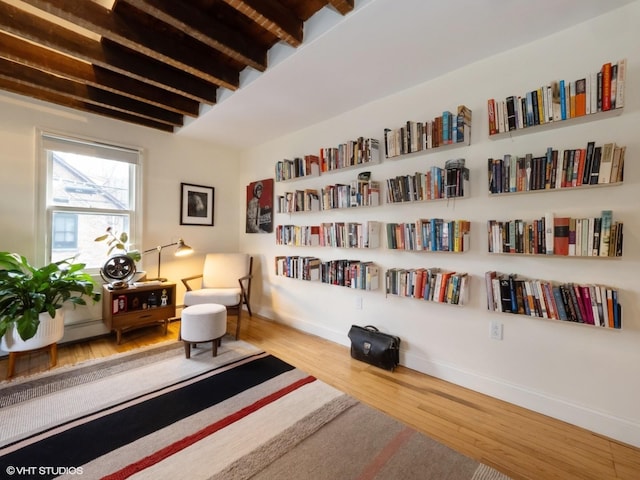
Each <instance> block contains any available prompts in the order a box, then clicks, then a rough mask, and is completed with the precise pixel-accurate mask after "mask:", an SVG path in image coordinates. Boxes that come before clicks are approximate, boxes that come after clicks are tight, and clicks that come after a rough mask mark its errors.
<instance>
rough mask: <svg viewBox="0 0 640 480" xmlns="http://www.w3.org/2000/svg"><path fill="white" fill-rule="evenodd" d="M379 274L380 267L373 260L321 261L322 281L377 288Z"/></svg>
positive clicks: (354, 286) (361, 288) (358, 287)
mask: <svg viewBox="0 0 640 480" xmlns="http://www.w3.org/2000/svg"><path fill="white" fill-rule="evenodd" d="M379 276H380V269H379V267H378V266H377V265H375V264H374V263H373V262H361V261H359V260H329V261H327V262H322V265H321V273H320V280H321V281H322V282H323V283H328V284H331V285H339V286H342V287H349V288H355V289H358V290H378V288H380V278H379Z"/></svg>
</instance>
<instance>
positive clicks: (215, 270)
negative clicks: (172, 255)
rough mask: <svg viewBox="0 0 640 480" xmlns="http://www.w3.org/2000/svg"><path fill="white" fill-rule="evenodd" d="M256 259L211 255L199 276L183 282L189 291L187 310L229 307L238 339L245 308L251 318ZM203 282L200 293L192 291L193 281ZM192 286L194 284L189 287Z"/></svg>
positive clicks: (243, 256)
mask: <svg viewBox="0 0 640 480" xmlns="http://www.w3.org/2000/svg"><path fill="white" fill-rule="evenodd" d="M252 269H253V257H252V256H250V255H248V254H246V253H209V254H207V256H206V257H205V260H204V268H203V271H202V273H201V274H200V275H194V276H192V277H187V278H183V279H182V283H183V284H184V286H185V287H186V289H187V291H186V292H185V294H184V306H185V307H190V306H191V305H198V304H202V303H217V304H218V305H224V306H225V307H227V312H229V313H231V314H236V315H237V316H238V319H237V321H236V339H238V338H239V336H240V316H241V313H242V306H243V305H245V306H246V307H247V311H248V312H249V316H251V306H250V305H249V297H250V296H251V278H252ZM199 278H201V279H202V280H201V285H200V288H199V289H195V288H194V287H193V283H195V282H192V281H193V280H196V279H199ZM190 282H191V283H190Z"/></svg>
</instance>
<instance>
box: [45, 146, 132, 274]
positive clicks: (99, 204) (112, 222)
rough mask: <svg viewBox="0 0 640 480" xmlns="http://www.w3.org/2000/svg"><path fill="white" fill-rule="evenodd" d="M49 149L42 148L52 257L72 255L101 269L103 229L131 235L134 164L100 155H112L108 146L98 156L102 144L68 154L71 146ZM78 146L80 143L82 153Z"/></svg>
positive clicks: (90, 266) (103, 256)
mask: <svg viewBox="0 0 640 480" xmlns="http://www.w3.org/2000/svg"><path fill="white" fill-rule="evenodd" d="M68 144H69V142H67V144H64V145H68ZM53 147H54V148H51V149H49V148H46V149H45V153H46V157H47V164H48V168H47V181H48V189H47V195H46V196H47V206H46V208H47V211H48V214H49V216H48V218H49V222H48V228H49V229H50V230H49V237H50V239H49V241H48V248H49V255H50V259H51V261H59V260H63V259H66V258H69V257H75V258H76V260H77V261H78V262H83V263H85V264H86V265H87V267H88V268H99V267H100V266H102V264H103V263H104V261H105V260H106V258H107V250H108V246H107V244H106V243H105V242H100V243H97V242H95V239H96V238H97V237H99V236H101V235H103V234H104V233H105V232H106V229H107V227H111V228H112V229H113V230H114V231H116V232H118V233H119V232H123V231H125V232H127V233H129V234H131V225H132V224H133V218H134V217H133V215H134V214H135V196H134V195H135V193H136V192H135V185H136V182H135V180H136V179H135V175H136V167H137V164H136V163H132V162H131V161H127V160H125V161H123V160H120V159H112V158H103V157H109V156H110V155H108V150H105V151H106V152H107V155H104V156H103V155H99V153H100V151H101V149H100V148H98V149H97V150H96V151H97V153H98V155H86V154H84V153H82V154H79V153H71V152H69V150H72V149H73V148H67V147H66V146H65V148H64V149H62V150H60V151H58V150H56V149H55V145H53ZM82 147H83V145H81V144H79V150H80V151H82ZM136 153H137V152H136ZM115 156H116V157H117V156H118V155H115ZM132 248H136V247H135V246H132ZM114 253H117V252H114Z"/></svg>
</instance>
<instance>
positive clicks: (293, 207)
mask: <svg viewBox="0 0 640 480" xmlns="http://www.w3.org/2000/svg"><path fill="white" fill-rule="evenodd" d="M276 205H277V208H278V213H294V212H318V211H320V194H319V193H318V190H315V189H313V188H306V189H304V190H295V191H293V192H285V193H284V195H278V196H276Z"/></svg>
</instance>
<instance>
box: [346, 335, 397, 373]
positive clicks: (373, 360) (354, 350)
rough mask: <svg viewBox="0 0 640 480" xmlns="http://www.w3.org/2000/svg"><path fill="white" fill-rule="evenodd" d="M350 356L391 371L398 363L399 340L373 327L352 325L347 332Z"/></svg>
mask: <svg viewBox="0 0 640 480" xmlns="http://www.w3.org/2000/svg"><path fill="white" fill-rule="evenodd" d="M349 339H350V340H351V356H352V357H353V358H355V359H356V360H360V361H362V362H366V363H368V364H370V365H374V366H376V367H379V368H384V369H385V370H393V369H394V368H395V367H397V366H398V363H400V338H399V337H396V336H395V335H389V334H387V333H382V332H381V331H379V330H378V329H377V328H376V327H374V326H373V325H367V326H364V327H360V326H358V325H352V326H351V329H350V330H349Z"/></svg>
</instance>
